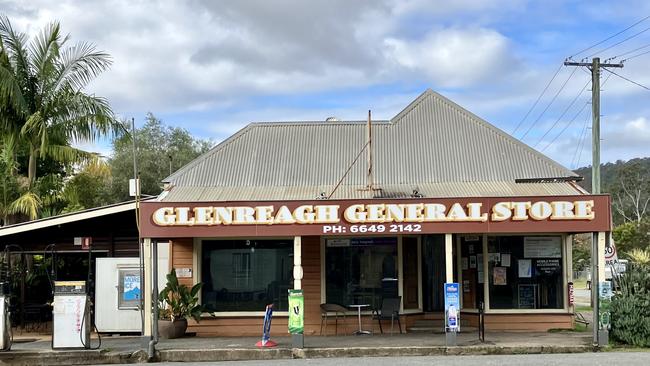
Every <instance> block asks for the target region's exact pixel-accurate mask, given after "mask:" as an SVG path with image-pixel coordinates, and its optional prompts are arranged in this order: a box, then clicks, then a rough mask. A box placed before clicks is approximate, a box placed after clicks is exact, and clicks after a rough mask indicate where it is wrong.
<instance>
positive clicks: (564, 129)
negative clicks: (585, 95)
mask: <svg viewBox="0 0 650 366" xmlns="http://www.w3.org/2000/svg"><path fill="white" fill-rule="evenodd" d="M588 105H589V102H585V104H583V105H582V108H580V110H579V111H578V113H576V115H575V116H573V118H571V120H570V121H569V123H567V124H566V126H564V128H563V129H562V131H560V133H558V134H557V135H556V136H555V137H554V138H553V140H551V142H549V143H548V145H546V147H544V148H543V149H542V150H541V152H544V151H546V149H548V148H549V147H550V146H551V145H553V143H554V142H555V141H556V140H557V139H558V138H559V137H560V136H562V134H563V133H564V132H565V131H566V130H567V129H568V128H569V126H571V125H572V124H573V121H575V120H576V118H578V116H579V115H580V114H581V113H582V111H584V110H585V108H586V107H587V106H588ZM587 118H589V115H587ZM540 142H541V140H540Z"/></svg>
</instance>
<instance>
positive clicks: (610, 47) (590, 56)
mask: <svg viewBox="0 0 650 366" xmlns="http://www.w3.org/2000/svg"><path fill="white" fill-rule="evenodd" d="M649 30H650V27H648V28H646V29H644V30H642V31H640V32H638V33H635V34H633V35H631V36H629V37H627V38H625V39H623V40H622V41H618V42H616V43H614V44H613V45H611V46H609V47H605V48H603V49H602V50H599V51H597V52H594V53H592V54H591V55H589V56H587V58H592V57H594V56H596V55H597V54H599V53H603V52H605V51H607V50H610V49H612V48H614V47H616V46H618V45H620V44H621V43H624V42H627V41H629V40H630V39H632V38H635V37H638V36H639V35H641V34H643V33H645V32H647V31H649Z"/></svg>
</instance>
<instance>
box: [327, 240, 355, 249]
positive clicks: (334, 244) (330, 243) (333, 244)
mask: <svg viewBox="0 0 650 366" xmlns="http://www.w3.org/2000/svg"><path fill="white" fill-rule="evenodd" d="M349 246H350V239H327V247H328V248H341V247H343V248H344V247H349Z"/></svg>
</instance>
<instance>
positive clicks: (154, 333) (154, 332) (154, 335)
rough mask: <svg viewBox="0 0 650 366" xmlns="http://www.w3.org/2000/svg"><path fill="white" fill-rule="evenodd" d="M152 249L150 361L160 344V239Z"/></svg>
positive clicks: (148, 351)
mask: <svg viewBox="0 0 650 366" xmlns="http://www.w3.org/2000/svg"><path fill="white" fill-rule="evenodd" d="M151 251H152V252H153V255H152V256H151V259H152V260H151V262H152V266H151V267H152V268H151V269H152V272H153V276H152V277H153V279H152V281H151V282H152V284H151V287H152V290H151V291H152V292H153V293H152V303H153V311H152V312H151V317H152V318H153V319H152V320H151V340H150V341H149V347H148V349H147V356H148V357H149V361H152V360H153V359H154V358H155V357H156V345H157V344H158V241H157V240H154V241H152V243H151Z"/></svg>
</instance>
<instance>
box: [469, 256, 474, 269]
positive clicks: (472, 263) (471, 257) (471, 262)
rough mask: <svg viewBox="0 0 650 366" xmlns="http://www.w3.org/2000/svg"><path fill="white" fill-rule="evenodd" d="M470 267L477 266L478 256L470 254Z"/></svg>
mask: <svg viewBox="0 0 650 366" xmlns="http://www.w3.org/2000/svg"><path fill="white" fill-rule="evenodd" d="M469 268H476V256H475V255H470V256H469Z"/></svg>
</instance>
